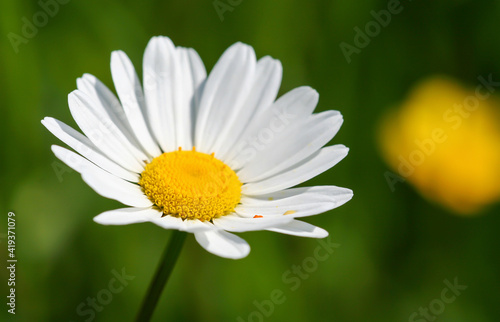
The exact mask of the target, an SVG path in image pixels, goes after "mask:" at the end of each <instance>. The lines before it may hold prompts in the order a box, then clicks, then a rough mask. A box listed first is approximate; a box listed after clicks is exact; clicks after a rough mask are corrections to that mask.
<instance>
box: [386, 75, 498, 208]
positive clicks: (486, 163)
mask: <svg viewBox="0 0 500 322" xmlns="http://www.w3.org/2000/svg"><path fill="white" fill-rule="evenodd" d="M499 86H500V83H499V82H495V81H494V80H493V78H492V76H491V75H489V76H487V77H486V76H480V77H479V78H478V85H477V87H476V88H475V89H466V88H463V87H462V86H461V85H459V84H457V83H456V82H455V81H453V80H451V79H447V78H444V77H433V78H430V79H427V80H425V81H423V82H422V83H420V84H419V85H418V86H416V87H415V88H414V89H413V91H412V92H411V93H410V95H409V96H408V98H407V99H406V101H404V102H403V104H402V106H401V107H400V109H399V110H397V111H394V112H392V113H390V114H387V115H386V116H385V117H384V118H383V120H382V123H381V127H380V130H379V144H380V147H381V150H382V154H383V156H384V158H385V160H386V161H387V162H388V163H389V165H390V166H391V167H392V168H393V169H394V170H395V171H396V172H397V173H398V174H399V176H401V177H403V178H404V179H406V180H408V182H410V183H411V184H413V185H414V186H415V187H416V188H417V189H418V190H419V191H420V192H421V193H422V194H423V195H424V196H426V197H427V198H428V199H431V200H434V201H436V202H438V203H440V204H442V205H444V206H446V207H448V208H450V209H451V210H453V211H455V212H457V213H460V214H471V213H475V212H477V211H479V210H480V209H481V208H482V207H483V206H485V205H487V204H490V203H492V202H494V201H497V200H499V199H500V117H499V107H500V105H499V104H498V102H497V101H496V99H495V98H493V96H492V94H493V92H495V90H496V89H497V88H500V87H499ZM394 177H395V176H392V179H394ZM386 179H387V180H388V182H389V184H394V183H395V182H396V181H394V180H393V181H391V176H387V175H386Z"/></svg>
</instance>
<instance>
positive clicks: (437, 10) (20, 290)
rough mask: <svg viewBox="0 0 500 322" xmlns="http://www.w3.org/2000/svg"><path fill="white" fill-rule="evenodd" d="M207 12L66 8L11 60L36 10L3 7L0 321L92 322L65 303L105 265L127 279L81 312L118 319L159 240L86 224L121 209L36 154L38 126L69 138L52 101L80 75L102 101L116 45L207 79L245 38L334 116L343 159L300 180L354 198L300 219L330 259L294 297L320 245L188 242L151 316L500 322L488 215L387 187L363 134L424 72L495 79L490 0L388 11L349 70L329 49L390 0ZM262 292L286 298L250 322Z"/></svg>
mask: <svg viewBox="0 0 500 322" xmlns="http://www.w3.org/2000/svg"><path fill="white" fill-rule="evenodd" d="M65 1H66V2H68V1H67V0H65ZM61 2H63V1H62V0H61ZM220 2H221V3H223V4H226V5H228V6H229V7H230V8H231V10H228V11H225V12H224V13H223V14H222V16H223V21H221V19H220V15H219V14H218V12H217V10H216V9H215V7H214V2H213V1H211V0H209V1H182V2H181V1H143V2H140V1H129V0H127V1H117V0H111V1H96V0H88V1H83V0H70V1H69V2H68V3H66V4H60V5H59V9H58V12H57V13H56V14H54V16H53V17H49V19H48V21H47V22H46V23H45V24H44V25H43V26H41V27H39V28H37V29H38V32H37V34H36V35H35V36H34V37H32V38H27V42H26V43H22V44H19V45H18V48H17V49H18V53H16V52H15V50H14V48H13V46H12V44H11V41H10V40H9V36H8V35H9V33H15V34H17V35H20V36H22V34H23V31H22V28H23V25H24V24H25V22H24V21H23V17H25V18H26V19H27V20H28V21H31V20H32V17H33V15H34V14H36V13H38V12H40V11H41V10H43V9H42V7H41V5H40V4H39V3H38V2H37V1H28V0H22V1H21V0H19V1H1V2H0V30H1V34H2V41H1V42H0V75H1V77H0V97H1V103H0V104H1V111H2V117H0V134H1V138H2V140H1V146H2V148H1V149H0V153H1V154H0V167H1V174H0V175H1V176H0V182H1V185H0V205H1V207H0V209H1V214H2V215H1V218H2V220H1V224H0V234H4V233H6V231H7V228H6V227H7V213H8V211H14V212H15V213H16V223H17V228H16V231H17V235H16V236H17V240H16V241H17V256H18V259H19V262H18V264H17V285H16V287H17V307H16V313H17V314H16V316H15V319H13V317H12V316H11V315H10V314H7V309H8V307H7V306H6V305H4V304H2V306H3V308H2V309H1V310H0V311H1V313H0V316H1V318H0V319H2V320H5V321H10V320H17V321H85V320H86V319H87V320H88V321H90V320H91V319H90V317H92V316H91V314H84V315H83V316H82V315H79V314H78V313H77V307H78V306H79V305H81V303H85V302H86V299H87V297H96V296H97V295H98V293H99V292H101V290H103V289H107V288H108V283H109V281H110V280H111V278H112V277H113V274H112V270H117V271H119V272H121V270H122V268H125V271H126V273H127V274H128V275H132V276H135V278H134V279H133V280H131V281H130V282H129V284H128V285H127V286H126V287H124V289H123V290H122V291H121V292H119V293H118V294H114V295H113V298H112V300H110V301H109V304H107V305H104V306H103V308H102V311H101V312H95V321H131V320H133V318H134V316H135V314H136V312H137V310H138V308H139V305H140V302H141V299H142V297H143V296H144V293H145V291H146V289H147V286H148V284H149V282H150V280H151V278H152V275H153V273H154V271H155V269H156V266H157V263H158V259H159V256H160V254H161V252H162V251H163V248H164V246H165V244H166V242H167V240H168V237H169V235H170V232H169V231H166V230H163V229H161V228H159V227H157V226H155V225H153V224H149V223H148V224H138V225H130V226H119V227H113V226H101V225H98V224H96V223H94V222H93V221H92V218H93V217H94V216H95V215H97V214H99V213H100V212H103V211H105V210H109V209H114V208H117V207H120V204H119V203H117V202H115V201H111V200H108V199H105V198H102V197H100V196H98V195H97V194H96V193H95V192H93V191H92V190H91V189H90V188H89V187H88V186H87V185H86V184H85V183H84V182H83V181H82V180H81V178H80V176H79V175H78V174H77V173H76V172H74V171H70V170H69V168H67V167H66V166H63V165H62V163H60V162H58V161H57V159H56V158H55V157H54V156H53V154H52V153H51V151H50V145H52V144H61V143H60V142H59V140H57V139H56V138H55V137H53V136H52V135H51V134H50V133H49V132H48V131H47V130H46V129H45V128H43V126H42V125H41V124H40V120H41V119H42V118H43V117H44V116H53V117H55V118H57V119H59V120H62V121H64V122H66V123H67V124H70V125H72V126H74V127H76V124H75V122H74V121H73V120H72V118H71V115H70V113H69V109H68V107H67V100H66V99H67V94H68V93H69V92H71V91H72V90H73V89H75V88H76V78H77V77H79V76H81V75H82V74H83V73H91V74H93V75H95V76H97V77H98V78H100V79H101V80H102V81H103V82H104V83H105V84H107V85H108V86H109V87H111V88H112V81H111V75H110V71H109V58H110V53H111V51H112V50H116V49H121V50H124V51H125V52H126V53H127V54H128V55H129V57H130V58H131V60H132V61H133V62H134V65H135V66H136V68H137V70H138V73H139V75H141V73H142V55H143V52H144V49H145V46H146V44H147V42H148V40H149V39H150V38H151V37H152V36H155V35H165V36H169V37H170V38H171V39H172V40H173V41H174V43H175V44H176V45H181V46H185V47H193V48H195V49H196V50H197V51H198V53H199V54H200V56H201V57H202V59H203V61H204V63H205V66H206V67H207V70H211V68H212V67H213V65H214V64H215V62H216V61H217V59H218V57H219V56H220V55H221V54H222V52H223V51H224V50H225V49H226V48H227V47H228V46H229V45H231V44H232V43H234V42H236V41H242V42H245V43H248V44H250V45H252V46H253V47H254V48H255V51H256V53H257V56H258V57H262V56H265V55H271V56H273V57H275V58H277V59H280V60H281V62H282V63H283V68H284V77H283V82H282V86H281V90H280V95H281V94H283V93H285V92H287V91H289V90H291V89H293V88H295V87H297V86H300V85H310V86H312V87H313V88H315V89H317V90H318V92H319V93H320V103H319V106H318V108H317V111H321V110H327V109H336V110H340V111H341V112H342V114H343V115H344V119H345V123H344V125H343V127H342V129H341V131H340V132H339V134H338V135H337V136H336V137H335V138H334V139H333V140H332V142H333V143H342V144H345V145H347V146H348V147H350V149H351V150H350V153H349V155H348V157H347V158H346V159H345V160H344V161H342V162H341V163H340V164H338V165H337V166H335V167H334V168H333V169H332V170H329V171H328V172H326V173H324V174H322V175H320V176H319V177H317V178H315V179H313V180H311V181H310V182H308V183H306V184H305V185H316V184H334V185H338V186H343V187H348V188H351V189H353V190H354V198H353V200H352V201H350V202H349V203H347V204H346V205H344V206H342V207H340V208H338V209H335V210H333V211H330V212H328V213H326V214H323V215H319V216H314V217H310V218H308V219H307V221H308V222H310V223H313V224H316V225H318V226H320V227H323V228H325V229H327V230H328V231H329V232H330V238H331V241H332V242H333V243H337V244H339V245H340V246H338V247H337V248H336V249H335V252H334V253H333V254H331V255H330V256H329V257H328V258H327V259H326V260H325V261H322V262H317V264H318V265H317V268H314V269H313V270H312V271H311V272H310V273H308V277H307V278H306V279H301V280H300V286H299V287H298V288H297V289H296V290H292V289H291V288H290V287H291V286H292V284H290V283H286V282H285V281H284V280H283V278H282V277H283V274H284V273H286V272H287V271H288V270H290V269H292V267H293V265H301V264H302V263H303V261H304V260H306V259H307V258H310V257H311V256H314V250H315V248H316V247H317V246H318V245H319V244H318V241H317V240H314V239H305V238H299V237H293V236H287V235H280V234H276V233H270V232H250V233H244V234H240V236H242V237H243V238H245V239H246V240H247V241H248V242H249V243H250V245H251V247H252V251H251V253H250V255H249V256H248V257H247V258H245V259H243V260H238V261H232V260H226V259H222V258H219V257H217V256H214V255H211V254H209V253H208V252H206V251H205V250H203V249H202V248H201V247H200V246H198V244H197V243H196V242H195V240H194V238H193V236H189V237H188V240H187V243H186V245H185V248H184V250H183V252H182V254H181V257H180V259H179V262H178V264H177V266H176V268H175V270H174V273H173V276H172V278H171V280H170V282H169V285H168V286H167V288H166V291H165V292H164V293H163V296H162V298H161V299H160V304H159V306H158V308H157V310H156V312H155V316H154V321H241V320H243V321H412V319H413V321H418V322H422V321H427V320H428V319H426V318H425V317H424V316H423V315H418V317H415V316H413V318H412V314H413V313H414V312H418V310H419V308H420V307H423V308H428V307H429V305H434V308H433V310H434V311H436V310H438V311H440V314H439V315H438V316H436V317H434V318H435V319H436V320H437V321H455V322H456V321H474V322H481V321H499V320H500V307H499V306H498V303H499V302H500V274H499V273H500V259H499V256H498V249H499V241H500V234H499V232H498V231H499V229H498V227H500V217H499V215H498V213H499V210H500V207H499V205H498V204H497V205H493V206H491V207H489V208H488V209H487V210H485V211H483V213H481V214H480V215H479V216H473V217H459V216H456V215H454V214H452V213H450V212H448V211H447V210H445V209H443V208H441V207H440V206H437V205H434V204H431V203H429V202H427V201H426V200H425V199H423V198H422V197H421V196H420V195H419V194H418V193H417V192H416V191H415V190H414V189H413V188H411V187H410V186H409V185H407V184H406V183H398V184H397V185H396V187H395V190H394V191H391V189H390V187H389V185H388V184H387V182H386V178H385V177H384V173H385V172H386V171H387V170H388V167H387V166H386V165H385V163H384V162H383V161H382V159H381V157H380V154H379V152H378V148H377V144H376V129H377V125H378V124H377V121H378V120H379V119H380V117H381V115H382V114H383V113H384V112H385V111H386V110H387V109H388V108H390V107H391V106H393V105H394V104H397V103H398V102H400V101H401V100H402V99H403V98H404V97H405V95H406V93H407V92H408V91H409V89H410V88H411V87H412V85H414V84H415V82H416V81H418V80H419V79H421V78H422V77H426V76H429V75H432V74H435V73H440V74H446V75H449V76H452V77H455V78H457V79H458V80H460V81H462V82H464V83H465V84H470V85H471V86H474V85H475V84H476V83H477V80H476V78H477V76H479V75H488V74H490V73H492V74H493V75H498V76H496V77H495V76H494V77H493V78H494V79H500V33H499V32H498V30H499V27H500V25H499V21H500V20H499V18H500V2H498V1H493V0H483V1H472V0H461V1H456V0H455V1H452V0H444V1H439V2H436V1H431V0H418V1H403V2H402V3H401V6H402V8H403V10H402V11H401V13H399V14H396V15H393V16H392V20H391V22H390V24H388V25H387V27H382V28H381V30H380V32H379V33H378V34H377V35H376V36H375V37H373V38H371V42H370V44H369V45H368V46H366V48H363V49H361V50H360V52H359V53H356V54H353V55H352V56H350V58H351V62H350V63H348V62H347V61H346V58H345V57H344V55H343V53H342V50H341V49H340V47H339V45H340V43H342V42H346V43H349V44H351V45H353V40H354V37H355V31H354V28H355V27H359V28H361V29H364V27H365V25H366V24H367V23H368V22H370V21H372V20H374V18H373V16H372V15H371V14H370V12H371V11H372V10H375V11H379V10H382V9H387V6H388V1H375V0H371V1H370V0H369V1H363V2H355V1H348V0H343V1H326V0H325V1H298V0H288V1H284V0H279V1H264V0H253V1H250V0H242V1H235V0H233V1H232V3H233V5H230V4H229V2H228V0H221V1H220ZM499 144H500V142H499ZM0 237H1V238H0V241H1V242H0V254H1V262H0V267H2V268H1V269H0V277H1V283H0V284H1V286H0V287H1V290H2V292H1V294H2V296H7V285H6V279H7V273H8V271H7V270H6V269H4V268H3V267H4V264H5V258H6V256H7V251H6V248H7V247H6V239H5V235H0ZM455 278H458V283H459V284H461V285H467V286H468V287H467V289H466V290H463V291H461V294H460V295H459V296H458V297H456V299H455V300H454V301H452V303H446V304H444V305H445V306H444V307H443V308H441V307H440V306H439V305H440V304H439V301H435V299H441V293H442V291H443V289H445V288H446V284H445V283H444V282H443V281H444V280H445V279H447V280H449V281H450V282H451V283H453V280H454V279H455ZM274 289H278V290H281V291H282V292H283V294H284V297H286V300H284V302H283V303H280V304H276V305H275V306H274V308H273V310H272V311H273V312H272V313H270V314H264V313H269V312H261V311H259V309H258V307H257V306H256V305H255V301H256V302H257V303H264V304H262V305H264V306H265V305H267V304H268V300H270V299H271V292H272V291H273V290H274ZM447 295H448V296H451V295H452V293H449V294H447ZM5 299H6V298H5V297H4V301H5ZM266 303H267V304H266ZM432 303H434V304H432ZM86 309H89V306H85V309H84V310H86ZM267 309H269V308H267ZM269 310H270V309H269ZM264 311H265V310H264ZM254 312H257V313H254ZM239 317H240V318H241V319H238V318H239Z"/></svg>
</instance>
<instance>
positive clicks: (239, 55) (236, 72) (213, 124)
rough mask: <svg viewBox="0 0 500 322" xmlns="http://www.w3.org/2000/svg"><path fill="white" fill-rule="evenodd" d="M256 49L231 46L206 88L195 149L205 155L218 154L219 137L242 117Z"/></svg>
mask: <svg viewBox="0 0 500 322" xmlns="http://www.w3.org/2000/svg"><path fill="white" fill-rule="evenodd" d="M255 65H256V58H255V52H254V51H253V48H252V47H250V46H248V45H244V44H242V43H236V44H234V45H232V46H231V47H229V48H228V49H227V50H226V51H225V52H224V54H223V55H222V56H221V58H220V59H219V61H218V62H217V64H216V65H215V67H214V68H213V70H212V72H211V73H210V75H209V76H208V78H207V81H206V83H205V85H204V89H203V95H202V97H201V101H200V109H199V112H198V115H197V120H196V130H195V146H196V148H197V150H199V151H200V152H205V153H212V152H217V151H215V150H213V147H214V145H215V143H216V141H217V140H218V138H220V137H223V136H224V134H225V132H226V131H227V128H228V127H227V126H226V125H227V124H232V123H233V122H234V120H236V119H237V118H238V117H239V114H240V111H241V110H242V108H243V107H244V103H245V99H246V97H247V95H248V93H249V91H250V88H251V82H252V80H253V77H254V73H255Z"/></svg>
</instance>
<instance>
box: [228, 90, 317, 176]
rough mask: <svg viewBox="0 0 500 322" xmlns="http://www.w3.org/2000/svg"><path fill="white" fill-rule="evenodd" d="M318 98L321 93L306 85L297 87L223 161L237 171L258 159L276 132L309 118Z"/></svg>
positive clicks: (256, 120) (249, 128) (252, 125)
mask: <svg viewBox="0 0 500 322" xmlns="http://www.w3.org/2000/svg"><path fill="white" fill-rule="evenodd" d="M318 99H319V95H318V92H316V91H315V90H314V89H312V88H310V87H307V86H303V87H299V88H295V89H293V90H291V91H290V92H288V93H286V94H285V95H283V96H281V97H280V98H279V99H278V100H277V101H276V102H274V104H273V105H271V106H270V107H269V108H267V109H265V110H263V111H262V112H261V113H259V115H258V116H257V117H255V118H253V119H252V121H251V122H250V123H249V124H248V126H247V127H246V129H245V131H244V133H243V134H242V135H241V137H240V139H239V143H238V144H237V145H235V146H234V148H233V149H232V151H231V153H230V154H228V156H227V158H225V159H224V162H226V163H227V164H228V165H229V166H230V167H231V168H232V169H235V170H236V169H241V168H242V167H243V166H245V165H246V164H248V163H249V162H251V161H252V160H255V157H256V155H257V153H258V152H259V151H260V150H262V149H263V148H265V147H266V145H267V144H269V143H270V141H271V140H272V139H273V137H274V136H276V134H277V133H281V132H282V131H284V129H286V128H290V127H293V126H294V124H297V123H302V122H303V120H304V119H307V118H309V116H310V115H311V114H312V112H313V111H314V108H315V107H316V104H317V103H318Z"/></svg>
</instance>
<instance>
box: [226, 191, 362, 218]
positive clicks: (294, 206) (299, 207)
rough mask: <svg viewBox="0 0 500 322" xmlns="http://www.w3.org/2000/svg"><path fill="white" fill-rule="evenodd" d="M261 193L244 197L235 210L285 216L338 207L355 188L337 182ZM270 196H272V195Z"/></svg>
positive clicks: (247, 215)
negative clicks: (256, 195)
mask: <svg viewBox="0 0 500 322" xmlns="http://www.w3.org/2000/svg"><path fill="white" fill-rule="evenodd" d="M285 191H286V192H287V193H286V194H284V193H283V192H282V191H280V192H276V193H274V194H269V195H265V196H258V197H254V198H252V197H243V198H242V199H241V201H240V203H241V205H239V206H237V207H236V209H235V210H234V211H235V212H236V213H237V214H238V215H240V216H243V217H247V218H252V217H253V216H254V215H256V214H259V215H264V216H280V217H281V216H282V215H284V214H286V216H289V217H293V218H298V217H305V216H311V215H317V214H320V213H323V212H326V211H328V210H331V209H333V208H337V207H339V206H341V205H343V204H344V203H346V202H347V201H349V200H350V199H351V198H352V195H353V194H352V191H351V190H350V189H346V188H340V187H335V186H317V187H307V188H295V189H289V190H285ZM269 198H270V199H269Z"/></svg>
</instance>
